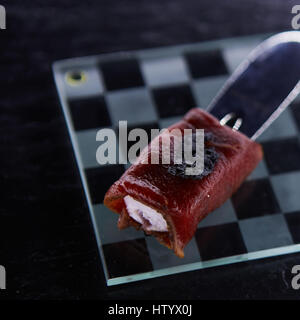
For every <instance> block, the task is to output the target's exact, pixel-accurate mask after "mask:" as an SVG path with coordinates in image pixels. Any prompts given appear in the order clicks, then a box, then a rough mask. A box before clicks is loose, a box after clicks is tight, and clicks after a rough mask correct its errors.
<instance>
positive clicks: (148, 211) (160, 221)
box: [124, 196, 168, 232]
mask: <svg viewBox="0 0 300 320" xmlns="http://www.w3.org/2000/svg"><path fill="white" fill-rule="evenodd" d="M124 201H125V205H126V209H127V212H128V214H129V216H130V217H131V218H132V219H134V220H135V221H136V222H138V223H140V224H141V225H142V226H143V229H144V230H146V231H159V232H164V231H168V226H167V222H166V220H165V219H164V217H163V216H162V214H160V213H159V212H158V211H156V210H154V209H152V208H150V207H148V206H146V205H144V204H143V203H141V202H139V201H137V200H135V199H134V198H132V197H130V196H126V197H124Z"/></svg>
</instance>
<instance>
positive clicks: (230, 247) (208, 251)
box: [195, 222, 247, 260]
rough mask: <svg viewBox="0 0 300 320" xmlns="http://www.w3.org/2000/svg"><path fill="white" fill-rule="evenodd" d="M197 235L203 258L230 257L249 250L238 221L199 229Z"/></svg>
mask: <svg viewBox="0 0 300 320" xmlns="http://www.w3.org/2000/svg"><path fill="white" fill-rule="evenodd" d="M195 237H196V242H197V245H198V248H199V251H200V256H201V259H202V260H212V259H217V258H222V257H230V256H234V255H238V254H242V253H246V252H247V250H246V246H245V244H244V240H243V237H242V235H241V231H240V228H239V225H238V224H237V223H236V222H233V223H226V224H222V225H217V226H212V227H203V228H200V229H197V231H196V234H195Z"/></svg>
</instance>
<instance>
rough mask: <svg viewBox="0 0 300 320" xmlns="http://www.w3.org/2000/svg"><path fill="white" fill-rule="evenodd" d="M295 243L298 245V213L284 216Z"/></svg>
mask: <svg viewBox="0 0 300 320" xmlns="http://www.w3.org/2000/svg"><path fill="white" fill-rule="evenodd" d="M284 216H285V219H286V221H287V224H288V227H289V230H290V233H291V235H292V237H293V240H294V242H295V243H300V211H296V212H291V213H287V214H285V215H284Z"/></svg>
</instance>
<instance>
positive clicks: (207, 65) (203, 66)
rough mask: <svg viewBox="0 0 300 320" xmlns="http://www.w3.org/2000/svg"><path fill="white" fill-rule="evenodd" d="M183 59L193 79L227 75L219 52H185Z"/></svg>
mask: <svg viewBox="0 0 300 320" xmlns="http://www.w3.org/2000/svg"><path fill="white" fill-rule="evenodd" d="M185 57H186V60H187V63H188V66H189V68H190V72H191V74H192V77H193V78H194V79H197V78H204V77H210V76H218V75H222V74H228V70H227V67H226V65H225V62H224V59H223V56H222V52H221V51H220V50H210V51H204V52H187V53H186V54H185Z"/></svg>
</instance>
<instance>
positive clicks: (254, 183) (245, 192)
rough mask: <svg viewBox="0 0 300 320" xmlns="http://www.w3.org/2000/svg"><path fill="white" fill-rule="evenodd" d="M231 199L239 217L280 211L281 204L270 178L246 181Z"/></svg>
mask: <svg viewBox="0 0 300 320" xmlns="http://www.w3.org/2000/svg"><path fill="white" fill-rule="evenodd" d="M231 200H232V204H233V206H234V208H235V211H236V214H237V216H238V218H239V219H246V218H252V217H258V216H263V215H267V214H273V213H278V212H280V207H279V204H278V202H277V200H276V197H275V194H274V191H273V189H272V186H271V184H270V181H269V180H268V179H257V180H251V181H246V182H244V183H243V184H242V186H241V187H240V188H239V189H238V191H237V192H236V193H235V194H234V195H233V196H232V199H231Z"/></svg>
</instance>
